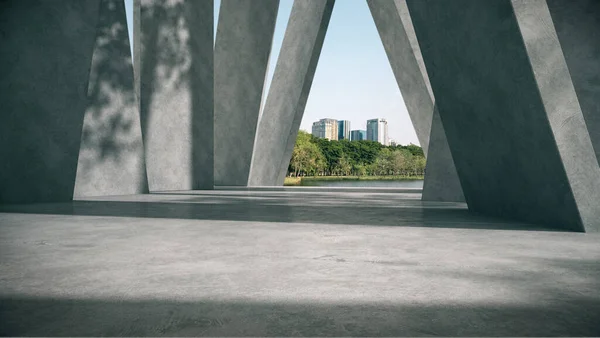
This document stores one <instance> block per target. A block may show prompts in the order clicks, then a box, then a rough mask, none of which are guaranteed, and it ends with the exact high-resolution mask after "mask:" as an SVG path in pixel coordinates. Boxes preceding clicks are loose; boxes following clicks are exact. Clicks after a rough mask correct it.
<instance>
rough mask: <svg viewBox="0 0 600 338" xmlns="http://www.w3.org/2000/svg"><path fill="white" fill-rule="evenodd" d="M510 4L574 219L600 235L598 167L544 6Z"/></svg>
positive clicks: (515, 1) (521, 0) (521, 1)
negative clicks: (574, 209) (571, 200)
mask: <svg viewBox="0 0 600 338" xmlns="http://www.w3.org/2000/svg"><path fill="white" fill-rule="evenodd" d="M512 5H513V8H514V11H515V15H516V18H517V22H518V24H519V28H520V30H521V34H522V35H523V40H524V42H525V48H526V49H527V53H528V55H529V60H530V63H531V66H532V69H533V74H534V76H535V80H536V82H537V84H538V90H539V93H540V95H541V99H542V102H543V105H544V108H545V110H546V115H547V118H548V122H549V124H550V128H551V129H552V133H553V136H554V140H555V141H556V145H557V148H558V152H559V154H560V156H561V158H562V165H563V167H564V170H565V172H566V174H567V177H568V180H569V183H570V185H571V190H572V193H573V198H574V199H575V202H576V204H577V209H578V211H579V216H580V217H581V221H582V223H583V225H584V227H586V228H588V229H590V230H592V229H593V230H594V231H600V202H599V201H600V166H599V165H598V161H597V160H596V156H595V153H594V147H593V144H592V141H591V139H590V135H589V133H588V128H587V125H586V122H585V118H584V115H583V113H582V111H581V108H580V105H579V100H578V99H577V94H576V92H575V88H574V86H573V82H572V81H571V76H570V73H569V69H568V66H567V63H566V60H565V58H564V55H563V52H562V48H561V44H560V41H559V40H558V37H557V35H556V30H555V29H554V25H553V24H552V17H551V15H550V11H549V9H548V5H547V3H546V1H540V0H535V1H524V0H512ZM591 71H593V70H591ZM596 99H598V98H596Z"/></svg>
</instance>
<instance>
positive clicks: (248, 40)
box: [214, 0, 279, 186]
mask: <svg viewBox="0 0 600 338" xmlns="http://www.w3.org/2000/svg"><path fill="white" fill-rule="evenodd" d="M278 9H279V0H261V1H248V0H222V1H221V8H220V10H219V22H218V27H217V37H216V41H215V52H214V53H215V185H225V186H246V185H247V184H248V175H249V172H250V162H251V160H252V149H253V148H254V137H255V135H256V125H257V123H258V117H259V113H260V108H261V102H262V96H263V90H264V85H265V80H266V75H267V68H268V64H269V55H270V54H271V45H272V43H273V33H274V31H275V22H276V19H277V11H278Z"/></svg>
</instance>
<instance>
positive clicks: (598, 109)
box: [546, 0, 600, 164]
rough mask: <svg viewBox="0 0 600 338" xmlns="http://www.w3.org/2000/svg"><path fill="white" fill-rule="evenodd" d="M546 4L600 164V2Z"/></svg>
mask: <svg viewBox="0 0 600 338" xmlns="http://www.w3.org/2000/svg"><path fill="white" fill-rule="evenodd" d="M546 1H547V3H548V8H549V10H550V15H551V17H552V21H553V23H554V27H555V29H556V34H557V35H558V40H559V41H560V45H561V47H562V51H563V54H564V56H565V60H566V62H567V66H568V67H569V73H570V74H571V79H572V80H573V85H574V87H575V92H576V93H577V97H578V99H579V105H580V107H581V111H582V112H583V117H584V118H585V123H586V125H587V127H588V131H589V133H590V138H591V140H592V144H593V145H594V150H595V152H596V159H597V160H598V163H599V164H600V35H599V33H598V32H600V1H598V0H572V1H562V0H546Z"/></svg>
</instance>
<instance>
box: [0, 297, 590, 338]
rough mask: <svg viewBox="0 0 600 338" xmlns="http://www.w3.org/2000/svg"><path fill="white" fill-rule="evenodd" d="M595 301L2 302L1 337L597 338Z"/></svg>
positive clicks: (8, 299)
mask: <svg viewBox="0 0 600 338" xmlns="http://www.w3.org/2000/svg"><path fill="white" fill-rule="evenodd" d="M598 313H600V301H597V300H593V301H591V300H586V299H584V298H581V299H577V298H570V299H567V300H563V301H562V302H560V304H559V305H557V304H554V305H542V304H540V305H539V306H537V305H531V304H529V305H522V306H521V305H507V304H480V305H477V304H469V305H461V304H444V305H440V304H436V305H419V304H365V303H358V304H336V303H334V304H315V303H312V304H311V303H303V302H298V301H296V300H290V301H287V302H280V303H269V302H257V301H208V300H207V301H195V302H191V301H188V302H178V301H169V300H164V301H161V300H147V301H128V300H127V301H123V300H114V301H113V300H77V299H58V298H55V299H53V298H27V297H5V296H2V297H0V317H2V324H0V335H2V336H281V337H283V336H432V335H441V336H599V335H600V321H599V318H598Z"/></svg>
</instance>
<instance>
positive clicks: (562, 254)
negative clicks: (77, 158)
mask: <svg viewBox="0 0 600 338" xmlns="http://www.w3.org/2000/svg"><path fill="white" fill-rule="evenodd" d="M599 241H600V235H599V234H581V233H568V232H550V231H543V229H541V228H537V227H536V226H534V225H530V224H525V223H515V222H508V221H503V220H500V219H496V218H492V217H486V216H480V215H474V214H470V213H469V212H468V211H467V210H466V205H465V204H464V203H436V202H422V201H420V195H419V194H383V193H315V192H311V193H301V192H296V193H291V192H269V191H262V192H244V191H192V192H174V193H170V194H166V193H163V194H151V195H133V196H122V197H119V198H114V197H113V198H109V197H99V198H90V199H88V200H87V201H75V202H72V203H51V204H37V205H35V204H34V205H13V206H6V205H4V206H0V248H1V250H2V254H1V255H0V317H1V318H2V321H1V323H0V335H3V336H34V335H41V336H57V335H61V336H101V335H103V336H431V335H439V336H598V335H600V325H599V323H600V291H599V290H600V263H599V262H600V245H598V244H599Z"/></svg>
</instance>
